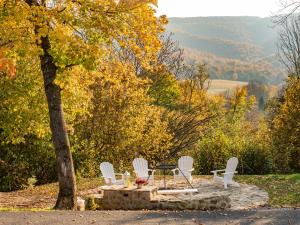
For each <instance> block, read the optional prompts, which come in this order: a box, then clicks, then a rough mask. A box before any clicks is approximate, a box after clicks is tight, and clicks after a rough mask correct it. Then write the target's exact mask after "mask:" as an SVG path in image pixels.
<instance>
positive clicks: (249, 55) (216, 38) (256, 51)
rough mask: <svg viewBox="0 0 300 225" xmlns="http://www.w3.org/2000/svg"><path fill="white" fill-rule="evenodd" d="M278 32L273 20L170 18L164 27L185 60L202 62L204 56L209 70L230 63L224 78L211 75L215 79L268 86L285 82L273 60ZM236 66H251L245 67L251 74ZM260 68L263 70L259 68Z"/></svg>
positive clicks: (279, 67)
mask: <svg viewBox="0 0 300 225" xmlns="http://www.w3.org/2000/svg"><path fill="white" fill-rule="evenodd" d="M277 29H278V28H277V27H276V26H274V24H273V23H272V18H260V17H192V18H169V24H168V25H167V31H168V32H172V33H174V37H173V38H174V39H175V40H177V41H178V42H179V44H180V46H181V47H183V48H185V49H188V52H189V54H188V55H187V59H188V60H196V61H205V58H206V57H205V55H206V54H207V55H209V57H207V58H209V60H208V61H210V62H209V63H208V64H209V67H210V69H211V67H212V66H214V67H216V66H218V65H216V64H218V62H219V64H220V62H221V61H222V63H221V64H224V63H227V62H229V61H230V62H231V66H230V65H229V66H228V68H227V70H226V69H225V71H224V69H223V74H215V73H213V76H214V78H218V79H228V78H230V79H231V78H232V79H236V76H238V77H237V79H238V80H242V81H249V79H253V80H255V79H256V78H258V79H256V80H261V81H263V82H269V83H279V82H281V81H282V80H283V79H284V78H285V77H284V75H283V73H282V67H281V65H280V64H279V63H277V62H276V60H275V58H276V52H277V50H276V49H277V47H276V46H277V36H278V30H277ZM212 56H213V57H212ZM212 59H214V60H213V61H212ZM235 61H236V63H234V62H235ZM258 61H259V63H258ZM237 64H238V65H240V64H247V65H253V69H249V66H248V69H247V70H248V72H249V70H250V71H251V70H252V71H251V72H250V73H248V75H249V76H248V75H245V73H244V72H243V71H239V70H238V68H240V66H236V65H237ZM258 65H259V66H258ZM262 65H264V66H265V68H261V66H262ZM258 67H260V68H259V69H257V68H258ZM240 72H241V73H240ZM250 75H251V76H250ZM231 76H232V77H231Z"/></svg>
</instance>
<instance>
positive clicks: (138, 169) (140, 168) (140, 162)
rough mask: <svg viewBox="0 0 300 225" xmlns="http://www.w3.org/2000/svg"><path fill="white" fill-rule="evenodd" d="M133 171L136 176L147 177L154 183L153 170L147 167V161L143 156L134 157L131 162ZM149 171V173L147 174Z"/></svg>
mask: <svg viewBox="0 0 300 225" xmlns="http://www.w3.org/2000/svg"><path fill="white" fill-rule="evenodd" d="M132 165H133V168H134V172H135V174H136V176H137V177H138V178H144V179H148V181H152V182H153V183H154V172H155V170H150V169H149V168H148V161H147V160H146V159H144V158H135V159H134V160H133V162H132ZM149 172H150V175H149Z"/></svg>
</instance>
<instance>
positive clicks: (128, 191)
mask: <svg viewBox="0 0 300 225" xmlns="http://www.w3.org/2000/svg"><path fill="white" fill-rule="evenodd" d="M92 197H94V198H95V202H96V204H97V205H98V209H103V210H141V209H162V210H184V209H189V210H216V209H226V208H230V198H229V196H228V195H223V194H222V193H221V194H219V195H218V194H217V195H216V194H213V195H201V194H196V195H194V194H178V195H158V194H157V187H151V186H148V187H143V189H140V190H138V189H136V188H135V187H133V188H116V187H106V188H103V193H102V194H101V195H99V194H98V195H92Z"/></svg>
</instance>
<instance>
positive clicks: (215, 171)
mask: <svg viewBox="0 0 300 225" xmlns="http://www.w3.org/2000/svg"><path fill="white" fill-rule="evenodd" d="M222 171H225V169H224V170H213V171H210V172H211V173H217V172H222Z"/></svg>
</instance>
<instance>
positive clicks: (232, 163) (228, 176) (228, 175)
mask: <svg viewBox="0 0 300 225" xmlns="http://www.w3.org/2000/svg"><path fill="white" fill-rule="evenodd" d="M238 163H239V161H238V159H237V158H236V157H232V158H230V159H229V160H228V161H227V166H226V169H224V170H214V171H211V172H212V173H213V174H214V180H215V181H221V182H223V184H224V188H225V189H226V188H227V186H228V184H233V185H236V186H239V184H238V183H237V182H235V181H234V180H233V175H234V174H235V173H237V171H236V168H237V165H238ZM218 172H224V173H222V175H223V177H220V176H218Z"/></svg>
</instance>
